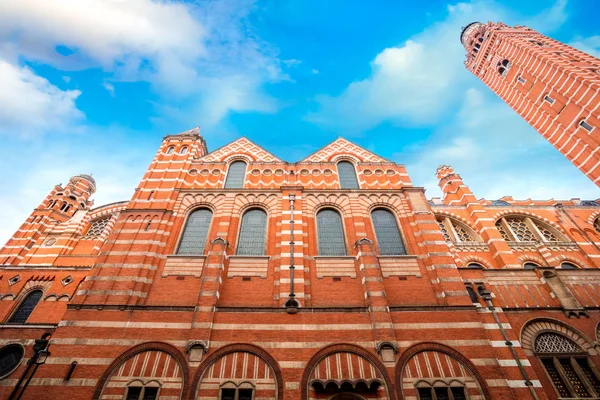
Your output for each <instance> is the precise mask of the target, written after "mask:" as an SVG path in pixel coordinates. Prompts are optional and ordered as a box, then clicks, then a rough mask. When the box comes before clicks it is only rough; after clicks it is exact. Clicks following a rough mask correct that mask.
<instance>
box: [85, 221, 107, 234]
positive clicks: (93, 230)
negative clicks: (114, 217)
mask: <svg viewBox="0 0 600 400" xmlns="http://www.w3.org/2000/svg"><path fill="white" fill-rule="evenodd" d="M108 221H110V217H106V218H98V219H95V220H93V221H92V224H91V225H90V229H88V231H87V233H86V234H85V236H86V237H90V238H95V237H99V236H100V235H102V232H104V228H106V225H108Z"/></svg>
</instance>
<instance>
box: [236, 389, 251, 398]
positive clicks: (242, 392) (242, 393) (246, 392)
mask: <svg viewBox="0 0 600 400" xmlns="http://www.w3.org/2000/svg"><path fill="white" fill-rule="evenodd" d="M238 400H252V389H238Z"/></svg>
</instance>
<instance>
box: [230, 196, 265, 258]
mask: <svg viewBox="0 0 600 400" xmlns="http://www.w3.org/2000/svg"><path fill="white" fill-rule="evenodd" d="M266 235H267V213H266V212H264V211H263V210H261V209H260V208H253V209H252V210H248V211H246V212H245V213H244V215H243V216H242V226H241V228H240V236H239V239H238V245H237V253H236V254H237V255H238V256H264V255H265V243H266Z"/></svg>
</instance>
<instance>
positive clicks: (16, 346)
mask: <svg viewBox="0 0 600 400" xmlns="http://www.w3.org/2000/svg"><path fill="white" fill-rule="evenodd" d="M9 348H19V350H20V352H21V359H20V360H19V361H18V362H17V363H16V365H15V366H14V367H13V368H12V369H11V370H10V371H8V372H6V373H5V374H4V375H0V380H2V379H4V378H8V377H9V376H10V375H12V373H13V372H15V371H16V370H17V369H18V368H19V366H20V365H21V363H22V362H23V359H24V358H25V347H23V345H22V344H20V343H8V344H6V345H5V346H2V348H0V352H2V351H7V350H9Z"/></svg>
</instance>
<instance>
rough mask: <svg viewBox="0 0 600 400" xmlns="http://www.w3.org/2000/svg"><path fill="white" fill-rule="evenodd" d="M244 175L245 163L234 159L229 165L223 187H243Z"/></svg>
mask: <svg viewBox="0 0 600 400" xmlns="http://www.w3.org/2000/svg"><path fill="white" fill-rule="evenodd" d="M245 177H246V163H245V162H243V161H234V162H232V163H231V164H230V165H229V171H227V179H226V180H225V189H241V188H243V187H244V178H245Z"/></svg>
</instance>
